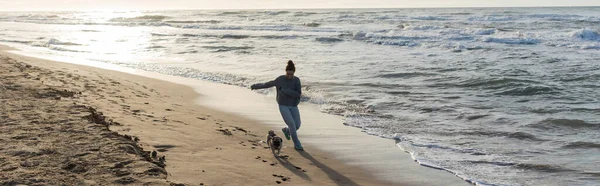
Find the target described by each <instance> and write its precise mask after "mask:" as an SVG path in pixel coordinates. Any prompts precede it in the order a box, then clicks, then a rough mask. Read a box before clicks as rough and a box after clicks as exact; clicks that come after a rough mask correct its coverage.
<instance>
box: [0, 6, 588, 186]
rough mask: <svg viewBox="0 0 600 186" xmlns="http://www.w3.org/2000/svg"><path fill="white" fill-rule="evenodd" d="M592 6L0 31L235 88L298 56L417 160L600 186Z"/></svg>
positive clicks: (48, 17)
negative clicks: (234, 86)
mask: <svg viewBox="0 0 600 186" xmlns="http://www.w3.org/2000/svg"><path fill="white" fill-rule="evenodd" d="M599 12H600V8H596V7H590V8H470V9H361V10H287V11H238V10H236V11H154V12H136V11H132V12H15V13H10V12H5V13H0V42H2V43H5V44H11V45H13V46H16V47H18V48H21V49H26V50H28V51H30V52H35V53H45V54H52V55H55V56H62V57H70V58H80V59H86V60H91V61H97V62H103V63H111V64H117V65H122V66H126V67H132V68H137V69H143V70H148V71H154V72H160V73H164V74H170V75H177V76H183V77H188V78H196V79H204V80H211V81H215V82H219V83H225V84H233V85H239V86H248V85H250V84H252V83H256V82H261V81H266V80H270V79H272V78H274V77H275V76H277V75H280V74H282V73H283V69H284V67H285V64H286V61H287V59H292V60H294V61H295V62H296V63H297V69H298V72H297V75H298V76H300V78H301V79H302V81H303V86H304V89H305V90H304V92H305V97H304V98H303V100H304V101H305V102H309V103H314V104H318V105H320V107H321V110H322V111H323V112H326V113H330V114H336V115H341V116H343V117H344V118H345V124H346V125H350V126H355V127H360V128H362V129H363V130H364V131H365V132H367V133H370V134H375V135H380V136H383V137H388V138H395V139H397V140H399V143H398V146H399V147H400V148H402V149H404V150H406V151H409V152H410V153H411V155H412V156H413V157H414V158H415V159H416V160H417V161H418V162H420V163H421V164H424V165H427V166H430V167H435V168H440V169H445V170H448V171H451V172H453V173H455V174H458V175H459V176H461V177H462V178H464V179H467V180H472V181H473V182H476V183H479V184H493V185H598V184H600V177H598V173H599V172H600V168H599V167H598V166H597V165H598V164H600V157H599V156H598V155H597V154H598V153H599V152H600V148H599V147H598V146H599V144H600V140H599V139H600V133H599V131H600V119H599V117H597V116H598V113H600V104H599V103H600V101H599V100H598V98H599V97H600V93H598V91H597V90H598V88H599V87H600V84H599V83H598V82H599V81H598V80H600V71H599V70H600V64H599V63H598V62H599V61H600V31H599V29H600V13H599ZM264 93H265V94H269V95H270V94H272V92H270V91H268V90H266V91H264Z"/></svg>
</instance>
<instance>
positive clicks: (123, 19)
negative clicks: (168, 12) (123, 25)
mask: <svg viewBox="0 0 600 186" xmlns="http://www.w3.org/2000/svg"><path fill="white" fill-rule="evenodd" d="M168 18H171V17H169V16H163V15H144V16H138V17H117V18H112V19H110V20H108V21H110V22H131V21H153V22H158V21H162V20H164V19H168Z"/></svg>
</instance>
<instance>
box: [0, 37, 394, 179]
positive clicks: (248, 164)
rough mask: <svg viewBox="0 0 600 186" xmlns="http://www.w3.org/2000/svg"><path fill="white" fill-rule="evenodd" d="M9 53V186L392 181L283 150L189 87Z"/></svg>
mask: <svg viewBox="0 0 600 186" xmlns="http://www.w3.org/2000/svg"><path fill="white" fill-rule="evenodd" d="M6 49H8V48H7V47H0V50H6ZM0 55H2V59H1V60H0V64H1V65H2V69H1V70H2V72H0V78H1V79H2V81H1V82H2V84H1V85H0V96H1V99H2V107H0V113H1V114H0V130H1V131H0V132H1V136H0V142H1V143H3V144H4V145H3V146H2V147H0V160H3V161H2V163H1V164H0V171H1V172H0V173H1V174H0V183H1V184H4V185H14V184H28V185H36V184H38V185H59V184H66V185H74V184H75V185H78V184H89V185H96V184H99V185H111V184H121V183H131V184H132V185H143V184H149V185H155V184H156V185H161V184H164V185H169V184H174V183H183V184H186V185H199V184H203V185H279V184H285V185H391V184H390V183H385V182H383V181H378V180H376V179H375V178H373V177H372V176H371V175H370V174H368V173H367V172H365V171H364V170H363V169H361V168H358V167H355V166H350V165H347V164H344V163H342V162H340V161H339V160H336V159H334V158H326V157H330V156H329V155H328V154H326V153H323V152H320V151H317V150H311V149H307V151H305V152H298V151H295V150H293V148H284V150H283V152H282V155H283V156H282V157H275V156H274V155H273V154H272V153H271V151H270V150H269V149H268V147H267V145H266V144H265V143H263V142H262V140H265V134H266V132H267V131H268V129H267V128H265V127H264V126H262V125H260V124H259V123H258V122H256V121H253V120H250V119H247V118H242V117H239V116H236V115H232V114H225V113H222V112H219V111H216V110H213V109H207V108H204V107H202V106H199V105H197V104H195V103H194V101H193V100H195V99H196V98H197V97H198V96H199V95H197V93H196V92H195V91H194V90H192V89H191V88H189V87H187V86H183V85H179V84H174V83H169V82H165V81H160V80H156V79H151V78H145V77H141V76H135V75H131V74H126V73H121V72H116V71H109V70H103V69H98V68H93V67H87V66H80V65H73V64H67V63H60V62H55V61H49V60H43V59H36V58H30V57H24V56H19V55H14V54H10V53H6V52H2V53H0ZM7 56H8V57H7ZM5 71H7V72H8V73H7V72H5ZM65 90H66V91H65ZM79 92H81V94H80V93H79ZM89 107H92V108H94V109H95V110H97V112H102V113H103V116H104V117H106V118H105V120H102V119H103V118H102V117H101V116H94V117H92V118H95V119H92V120H91V121H92V122H91V123H90V120H89V117H88V118H86V117H84V116H88V115H90V114H91V112H92V111H91V110H90V109H89ZM92 115H93V114H92ZM102 121H105V122H102ZM98 123H100V124H98ZM107 126H108V127H107ZM109 129H110V131H109ZM111 131H115V132H118V134H117V133H114V132H111ZM279 134H280V135H281V133H280V132H279ZM136 139H139V142H136ZM285 143H286V146H292V144H291V141H285ZM154 150H155V151H157V152H158V157H161V156H165V157H166V158H165V159H166V161H164V164H166V166H165V168H164V169H162V167H161V166H162V165H163V164H162V163H163V162H162V161H159V160H158V158H153V157H151V155H150V154H149V151H154ZM145 151H147V152H145Z"/></svg>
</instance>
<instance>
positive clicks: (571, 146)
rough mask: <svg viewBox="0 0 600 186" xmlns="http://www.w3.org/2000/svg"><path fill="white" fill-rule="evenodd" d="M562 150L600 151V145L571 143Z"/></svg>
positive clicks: (581, 142)
mask: <svg viewBox="0 0 600 186" xmlns="http://www.w3.org/2000/svg"><path fill="white" fill-rule="evenodd" d="M562 148H565V149H600V144H598V143H592V142H583V141H578V142H572V143H569V144H568V145H565V146H563V147H562Z"/></svg>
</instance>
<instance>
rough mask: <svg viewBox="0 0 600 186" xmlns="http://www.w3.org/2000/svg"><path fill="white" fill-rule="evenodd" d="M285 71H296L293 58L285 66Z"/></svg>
mask: <svg viewBox="0 0 600 186" xmlns="http://www.w3.org/2000/svg"><path fill="white" fill-rule="evenodd" d="M285 71H294V72H295V71H296V66H295V65H294V62H292V60H289V61H288V64H287V66H286V67H285Z"/></svg>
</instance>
